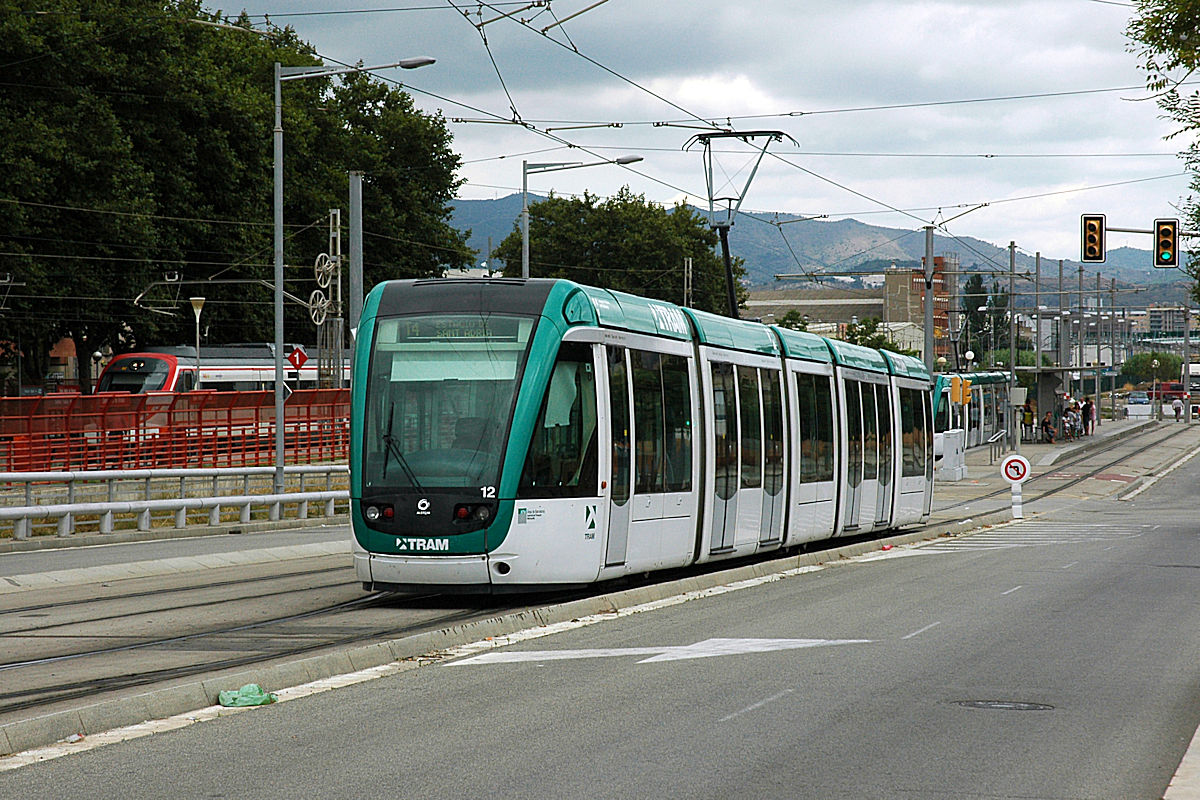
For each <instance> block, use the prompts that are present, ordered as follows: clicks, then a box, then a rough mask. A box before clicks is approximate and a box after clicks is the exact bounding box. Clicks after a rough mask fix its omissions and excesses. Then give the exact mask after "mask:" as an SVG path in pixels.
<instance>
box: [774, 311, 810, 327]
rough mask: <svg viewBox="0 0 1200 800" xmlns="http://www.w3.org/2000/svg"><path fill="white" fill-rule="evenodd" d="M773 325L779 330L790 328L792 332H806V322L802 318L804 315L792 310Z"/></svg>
mask: <svg viewBox="0 0 1200 800" xmlns="http://www.w3.org/2000/svg"><path fill="white" fill-rule="evenodd" d="M775 324H776V325H778V326H779V327H781V328H791V329H792V330H794V331H806V330H808V320H806V319H805V318H804V314H801V313H800V312H799V311H797V310H796V309H794V308H793V309H792V310H791V311H789V312H787V313H786V314H784V315H783V316H782V317H780V318H779V319H777V320H776V321H775Z"/></svg>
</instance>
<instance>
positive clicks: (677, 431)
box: [662, 356, 692, 492]
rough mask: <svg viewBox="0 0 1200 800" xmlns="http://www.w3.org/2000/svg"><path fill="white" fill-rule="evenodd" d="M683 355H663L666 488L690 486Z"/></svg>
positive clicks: (688, 394) (688, 397)
mask: <svg viewBox="0 0 1200 800" xmlns="http://www.w3.org/2000/svg"><path fill="white" fill-rule="evenodd" d="M689 363H690V362H689V361H688V359H686V358H684V357H683V356H663V357H662V383H663V420H664V424H665V427H664V434H665V435H666V440H667V441H666V451H665V452H666V490H667V491H668V492H690V491H691V490H692V391H691V382H690V381H689V380H688V364H689Z"/></svg>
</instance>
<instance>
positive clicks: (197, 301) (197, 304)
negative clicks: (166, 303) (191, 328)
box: [188, 297, 204, 389]
mask: <svg viewBox="0 0 1200 800" xmlns="http://www.w3.org/2000/svg"><path fill="white" fill-rule="evenodd" d="M188 301H189V302H190V303H191V304H192V313H193V314H195V315H196V384H195V387H194V388H196V389H199V388H200V310H201V309H202V308H204V298H203V297H189V298H188Z"/></svg>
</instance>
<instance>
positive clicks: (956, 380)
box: [950, 375, 962, 403]
mask: <svg viewBox="0 0 1200 800" xmlns="http://www.w3.org/2000/svg"><path fill="white" fill-rule="evenodd" d="M950 402H952V403H961V402H962V378H960V377H958V376H957V375H955V376H953V377H952V378H950Z"/></svg>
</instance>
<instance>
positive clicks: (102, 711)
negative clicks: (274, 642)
mask: <svg viewBox="0 0 1200 800" xmlns="http://www.w3.org/2000/svg"><path fill="white" fill-rule="evenodd" d="M939 527H940V526H939ZM941 535H942V534H941V533H940V532H938V531H935V530H933V529H930V528H928V527H926V528H922V529H920V530H913V531H906V532H902V533H899V534H896V535H895V536H889V537H887V538H884V539H873V540H870V541H863V542H854V543H851V544H848V545H844V546H842V547H837V548H834V549H831V550H822V551H819V552H812V553H798V554H794V555H789V556H785V557H783V558H777V559H773V560H770V561H761V562H755V563H750V564H742V565H739V566H735V567H732V568H730V569H726V570H720V571H716V572H709V573H705V574H702V575H691V576H687V577H683V578H679V579H676V580H672V581H668V582H665V583H661V584H656V585H653V586H640V587H635V588H631V589H621V590H618V591H614V592H611V593H607V594H603V595H598V596H596V597H589V598H584V599H581V600H574V601H570V602H567V603H557V604H552V605H548V606H543V607H540V608H531V609H524V610H522V611H517V612H513V613H510V614H503V615H501V616H498V617H489V618H488V619H482V620H475V621H472V622H467V623H463V624H461V625H454V626H451V627H448V628H440V629H438V630H433V631H425V632H422V633H418V634H414V635H412V636H406V637H404V638H401V639H393V640H390V641H387V642H376V643H373V644H369V645H362V646H359V647H353V648H350V649H347V650H339V651H337V652H331V653H323V654H321V655H317V656H310V657H308V658H303V659H297V660H292V661H287V662H282V663H279V664H272V665H267V666H263V667H258V668H254V669H247V670H236V671H235V670H231V671H227V672H220V673H215V674H213V675H209V676H206V677H205V678H203V679H200V680H195V681H190V682H188V683H184V684H180V685H177V686H172V687H167V688H163V689H155V690H153V691H150V692H144V693H142V694H138V695H133V696H131V697H125V698H117V699H113V700H106V701H102V702H99V703H93V704H91V705H88V706H84V707H82V708H78V709H70V710H66V711H58V712H54V713H51V714H44V715H42V716H38V717H32V718H29V719H24V720H14V721H12V722H9V723H6V724H4V725H0V757H3V756H9V755H13V754H15V753H21V752H24V751H26V750H32V749H34V748H37V747H44V746H47V745H51V744H54V743H55V742H59V741H62V740H63V739H66V738H67V737H69V736H73V735H82V736H85V737H86V736H91V735H95V734H98V733H101V732H104V731H111V730H113V729H116V728H122V727H125V726H128V725H136V724H138V723H142V722H146V721H147V720H152V719H164V718H166V717H170V716H174V715H176V714H184V713H187V712H189V711H198V710H200V709H202V708H207V707H209V706H212V705H214V704H216V702H217V693H218V692H220V691H222V690H225V689H230V688H237V687H239V686H243V685H245V684H247V683H257V684H258V685H259V686H262V687H263V688H264V689H266V690H268V691H278V690H279V689H282V688H286V687H291V686H299V685H302V684H305V683H310V682H312V681H317V680H322V679H325V678H331V677H333V676H335V675H342V674H346V673H350V672H356V671H359V670H363V669H368V668H370V667H377V666H382V665H384V664H389V663H392V662H396V661H406V660H412V659H416V658H418V657H420V656H422V655H425V654H428V653H432V652H435V651H438V650H445V649H447V648H450V647H456V646H459V645H464V644H469V643H471V642H476V641H479V640H481V639H486V638H487V637H489V636H490V637H495V636H504V635H507V634H512V633H516V632H517V631H521V630H525V629H527V628H531V627H543V626H548V625H553V624H555V623H558V622H566V621H569V620H572V619H577V618H580V617H586V616H590V615H592V614H604V613H613V612H616V611H619V610H621V609H624V608H629V607H632V606H637V605H641V604H644V603H648V602H653V601H656V600H663V599H666V598H668V597H673V596H675V595H678V594H682V593H685V592H692V591H701V590H704V589H710V588H713V587H716V586H722V585H725V584H729V583H736V582H737V581H741V580H748V579H750V578H759V577H763V576H766V575H772V574H776V573H780V572H785V571H787V570H790V569H795V568H798V567H805V566H815V565H818V564H823V563H829V562H836V561H839V560H843V559H848V558H853V557H854V556H857V555H862V554H863V553H867V552H870V551H872V550H878V549H880V548H881V547H884V546H886V545H891V546H896V545H901V544H911V543H914V542H920V541H925V540H930V539H936V538H939V537H940V536H941Z"/></svg>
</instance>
